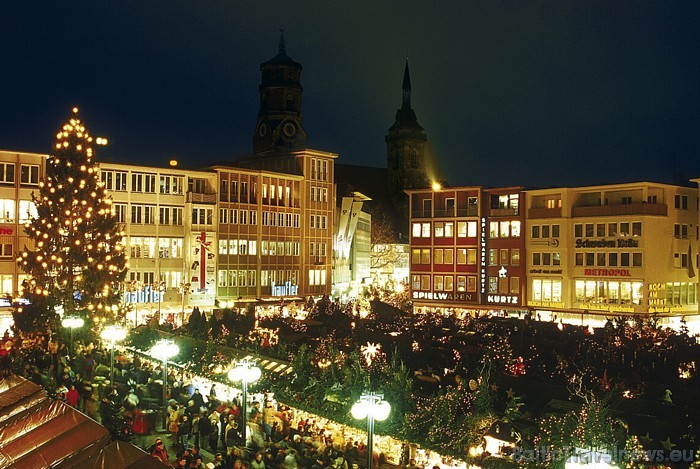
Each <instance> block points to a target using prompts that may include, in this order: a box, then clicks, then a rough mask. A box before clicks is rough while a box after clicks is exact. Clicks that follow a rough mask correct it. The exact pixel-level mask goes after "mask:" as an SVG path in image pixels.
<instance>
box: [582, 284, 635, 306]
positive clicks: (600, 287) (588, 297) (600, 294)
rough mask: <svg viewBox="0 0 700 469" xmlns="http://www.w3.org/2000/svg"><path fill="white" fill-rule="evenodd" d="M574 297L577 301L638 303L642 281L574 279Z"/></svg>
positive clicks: (621, 303)
mask: <svg viewBox="0 0 700 469" xmlns="http://www.w3.org/2000/svg"><path fill="white" fill-rule="evenodd" d="M574 289H575V295H576V296H575V298H576V301H577V302H579V303H591V304H620V305H640V304H641V303H642V282H618V281H616V280H610V281H608V280H576V282H575V287H574Z"/></svg>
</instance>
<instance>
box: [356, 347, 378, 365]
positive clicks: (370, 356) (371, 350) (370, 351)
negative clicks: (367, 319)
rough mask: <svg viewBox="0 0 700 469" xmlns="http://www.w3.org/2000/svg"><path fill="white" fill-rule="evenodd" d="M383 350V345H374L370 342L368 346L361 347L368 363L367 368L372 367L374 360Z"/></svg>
mask: <svg viewBox="0 0 700 469" xmlns="http://www.w3.org/2000/svg"><path fill="white" fill-rule="evenodd" d="M381 348H382V345H381V344H373V343H370V342H367V345H363V346H362V347H360V351H361V352H362V355H364V357H365V360H366V361H367V366H370V365H372V360H374V359H375V358H376V357H377V354H378V353H379V352H380V350H381Z"/></svg>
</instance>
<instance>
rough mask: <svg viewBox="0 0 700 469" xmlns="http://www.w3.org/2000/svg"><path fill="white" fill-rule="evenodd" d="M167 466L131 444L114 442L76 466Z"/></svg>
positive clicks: (120, 468)
mask: <svg viewBox="0 0 700 469" xmlns="http://www.w3.org/2000/svg"><path fill="white" fill-rule="evenodd" d="M166 467H169V466H166V465H165V464H163V463H162V462H160V460H159V459H156V458H154V457H152V456H149V455H148V454H146V453H145V452H143V451H141V450H140V449H139V448H137V447H136V446H134V445H132V444H131V443H125V442H123V441H113V442H112V443H110V444H109V445H107V446H106V447H104V448H103V449H102V451H100V453H99V454H98V455H96V456H94V457H91V458H90V459H89V460H87V461H83V462H81V463H80V464H78V465H77V466H76V468H80V469H164V468H166Z"/></svg>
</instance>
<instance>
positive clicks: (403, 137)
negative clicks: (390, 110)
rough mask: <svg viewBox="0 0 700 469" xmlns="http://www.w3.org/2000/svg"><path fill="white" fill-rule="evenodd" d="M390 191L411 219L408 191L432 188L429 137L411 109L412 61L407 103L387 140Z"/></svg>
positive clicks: (406, 81)
mask: <svg viewBox="0 0 700 469" xmlns="http://www.w3.org/2000/svg"><path fill="white" fill-rule="evenodd" d="M384 140H385V141H386V151H387V173H388V177H389V181H388V184H389V191H390V194H391V198H392V202H393V203H394V207H395V208H396V209H397V210H398V211H399V213H401V214H402V215H403V216H404V217H406V218H408V213H407V211H408V196H407V195H406V194H404V192H403V191H404V189H423V188H426V187H429V181H428V168H427V166H428V162H427V161H426V152H425V149H426V143H427V142H428V137H427V135H426V133H425V131H424V130H423V127H421V126H420V125H419V124H418V119H417V118H416V113H415V111H414V110H413V108H411V76H410V74H409V71H408V59H407V60H406V66H405V68H404V73H403V100H402V103H401V109H399V110H398V111H396V120H395V122H394V125H392V126H391V128H390V129H389V133H388V134H387V136H386V138H385V139H384Z"/></svg>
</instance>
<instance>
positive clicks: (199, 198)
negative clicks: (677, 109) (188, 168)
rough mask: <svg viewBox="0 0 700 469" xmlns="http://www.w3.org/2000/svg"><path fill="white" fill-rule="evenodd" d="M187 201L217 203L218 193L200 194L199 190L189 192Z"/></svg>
mask: <svg viewBox="0 0 700 469" xmlns="http://www.w3.org/2000/svg"><path fill="white" fill-rule="evenodd" d="M187 202H190V203H196V204H216V194H215V193H213V192H212V193H211V194H200V193H198V192H188V193H187Z"/></svg>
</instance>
